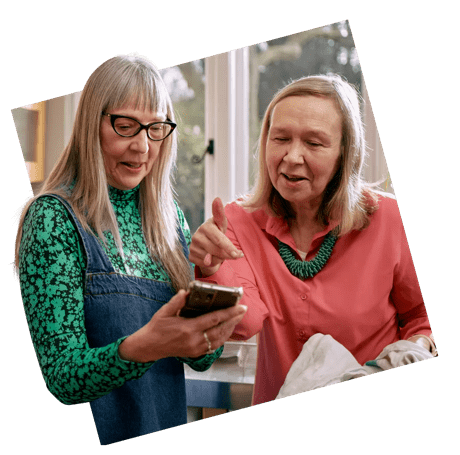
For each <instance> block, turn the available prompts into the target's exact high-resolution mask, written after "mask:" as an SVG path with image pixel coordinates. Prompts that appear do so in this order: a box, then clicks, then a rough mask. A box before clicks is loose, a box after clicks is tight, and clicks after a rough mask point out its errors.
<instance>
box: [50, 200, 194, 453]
mask: <svg viewBox="0 0 460 455" xmlns="http://www.w3.org/2000/svg"><path fill="white" fill-rule="evenodd" d="M52 196H54V197H57V198H58V199H59V200H60V201H61V202H62V203H63V204H64V205H65V207H66V208H67V210H68V211H69V213H70V215H71V216H72V218H73V221H74V223H75V226H76V227H77V229H78V233H79V235H80V238H81V241H82V245H83V247H84V250H85V252H86V257H87V267H86V272H85V293H84V313H85V326H86V333H87V337H88V343H89V346H90V347H91V348H97V347H103V346H107V345H108V344H110V343H113V342H115V341H117V340H118V339H119V338H121V337H124V336H127V335H130V334H132V333H134V332H135V331H137V330H138V329H140V328H141V327H142V326H144V325H145V324H147V323H148V322H149V321H150V319H151V318H152V316H153V315H154V314H155V312H156V311H158V310H159V309H160V308H161V307H162V306H163V305H164V304H165V303H167V302H168V301H169V300H170V299H171V298H172V297H173V295H174V294H175V291H174V289H173V287H172V286H171V284H170V283H167V282H162V281H155V280H152V279H147V278H139V277H135V276H127V275H122V274H120V273H117V272H116V271H115V269H114V268H113V266H112V264H111V262H110V261H109V259H108V257H107V255H106V254H105V252H104V250H103V249H102V247H101V245H100V244H99V241H98V240H97V238H96V237H95V236H94V235H92V234H90V233H88V232H86V231H85V230H84V229H83V227H82V226H81V224H80V222H79V221H78V219H77V218H76V216H75V214H74V212H73V210H72V208H71V207H70V205H69V204H68V203H67V201H65V200H64V199H62V198H61V197H59V196H57V195H52ZM178 229H179V234H180V241H181V244H182V247H183V249H184V253H185V254H186V257H188V247H187V243H186V241H185V237H184V234H183V232H182V230H181V229H180V228H178ZM90 405H91V410H92V413H93V417H94V421H95V424H96V428H97V432H98V435H99V439H100V443H101V444H103V445H104V444H111V443H113V442H117V441H122V440H124V439H129V438H133V437H136V436H141V435H144V434H148V433H152V432H155V431H159V430H164V429H166V428H170V427H174V426H177V425H182V424H184V423H186V422H187V407H186V393H185V378H184V368H183V365H182V363H181V362H179V361H178V360H177V359H175V358H173V357H170V358H166V359H161V360H158V361H157V362H155V363H154V364H153V365H152V366H151V367H150V368H149V369H148V370H147V372H146V373H145V374H144V375H143V376H142V377H141V378H140V379H137V380H132V381H127V382H126V383H125V384H124V385H123V386H122V387H120V388H118V389H115V390H112V391H111V392H110V393H108V394H107V395H105V396H103V397H101V398H98V399H97V400H94V401H92V402H91V403H90Z"/></svg>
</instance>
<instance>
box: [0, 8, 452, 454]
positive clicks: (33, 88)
mask: <svg viewBox="0 0 460 455" xmlns="http://www.w3.org/2000/svg"><path fill="white" fill-rule="evenodd" d="M28 3H30V5H29V4H28ZM257 3H258V5H257V6H253V5H252V3H250V2H248V1H240V0H235V1H232V2H225V3H218V2H216V1H214V2H210V1H206V2H205V1H195V2H187V3H186V4H185V5H184V6H181V4H180V2H140V3H139V2H137V3H129V2H126V1H124V2H119V1H118V0H117V1H112V2H104V3H102V2H96V1H95V0H93V1H90V2H88V1H79V2H75V3H74V4H73V5H72V4H71V3H67V2H66V3H64V2H51V1H48V2H47V1H42V2H34V3H32V2H21V3H20V5H19V6H14V7H11V6H3V7H2V28H1V38H2V39H1V42H2V44H3V46H2V48H3V49H2V90H1V95H0V96H1V109H0V115H1V120H2V121H1V123H0V125H1V138H2V156H3V159H2V162H3V166H2V178H1V179H0V181H1V194H2V210H3V217H2V219H1V236H0V239H1V256H0V257H1V258H2V262H1V264H0V267H1V269H0V270H1V275H0V276H2V280H1V283H2V290H3V292H2V298H1V313H0V324H1V327H0V329H1V330H0V334H1V344H0V346H1V347H2V355H1V359H2V367H1V368H2V374H1V376H0V377H1V379H0V380H1V387H0V393H1V402H0V403H1V409H2V412H1V419H2V424H1V426H0V431H1V435H2V436H1V438H0V447H2V449H3V448H6V449H7V452H4V453H34V452H35V451H36V452H37V453H48V454H54V453H56V454H57V453H62V452H65V453H67V454H74V453H79V454H83V453H85V454H92V453H96V452H99V451H100V450H107V451H110V452H112V453H122V452H123V451H126V450H128V451H130V453H133V451H135V450H138V449H139V450H143V449H146V450H150V451H155V452H157V451H161V452H162V453H179V452H185V451H193V452H195V450H196V451H197V452H198V451H200V452H204V453H207V454H209V453H211V454H212V453H219V455H220V454H225V453H233V452H234V451H238V453H251V452H253V451H254V450H255V449H257V451H264V452H268V453H283V452H288V453H290V452H291V451H296V452H297V451H304V450H305V451H308V452H310V451H320V452H321V453H340V452H342V451H347V452H348V451H349V450H350V451H354V452H358V453H361V452H368V451H369V450H372V451H374V450H375V451H380V450H382V451H395V452H396V453H403V451H408V452H409V453H436V452H437V451H438V450H439V449H438V447H439V446H440V444H442V445H443V446H444V447H449V445H448V440H452V441H453V436H454V434H452V433H453V432H454V429H455V431H456V432H458V422H457V425H456V426H455V427H454V422H453V420H451V419H450V414H451V413H450V412H449V408H452V407H453V406H454V401H458V389H457V388H454V381H455V382H456V381H457V380H456V378H455V376H454V367H453V365H454V361H455V360H456V354H457V352H456V346H457V345H458V342H456V340H455V338H456V337H455V335H456V327H455V328H454V322H456V321H457V320H458V309H457V307H458V297H457V293H456V292H454V291H455V290H454V288H455V285H456V275H457V274H456V273H455V272H458V270H459V267H458V262H457V261H456V260H455V259H454V258H455V256H456V254H457V253H458V241H457V240H456V238H457V235H456V231H457V229H456V227H457V219H458V216H457V213H456V212H457V210H458V202H457V198H456V197H455V196H457V195H458V189H456V188H455V187H454V184H455V182H456V181H457V179H458V177H457V173H458V172H457V168H458V164H459V160H458V139H457V135H456V136H455V137H454V134H455V133H457V131H458V126H457V125H456V124H455V125H454V122H453V120H454V119H456V120H457V122H458V110H457V109H455V110H454V109H453V105H454V101H453V98H454V97H453V92H454V91H453V90H452V88H451V87H456V86H458V82H457V81H456V79H457V77H458V75H457V74H458V73H457V70H456V69H455V67H456V65H455V64H454V62H455V61H456V53H455V54H454V52H455V51H454V42H457V41H458V38H457V37H454V36H453V31H451V30H454V29H455V27H454V25H455V24H453V21H452V23H449V21H450V19H449V18H450V17H453V16H454V14H453V13H454V11H449V9H448V7H447V6H445V5H447V4H448V2H447V1H438V2H436V10H433V9H432V10H428V9H423V10H422V6H421V5H422V3H415V2H413V3H412V4H413V5H417V6H416V7H413V6H406V3H404V2H401V1H398V2H392V1H386V2H382V3H378V4H377V3H374V2H369V1H368V2H364V1H359V2H358V1H355V2H345V1H336V0H329V1H327V2H321V3H320V2H315V3H313V2H307V1H303V2H297V1H295V2H293V1H290V0H285V1H278V2H274V1H271V0H270V1H265V2H257ZM408 3H409V2H408ZM259 4H260V5H261V6H259ZM318 5H319V6H318ZM342 19H349V21H350V25H351V29H352V32H353V36H354V39H355V42H356V46H357V50H358V54H359V57H360V60H361V64H362V67H363V72H364V77H365V79H366V83H367V87H368V90H369V93H370V98H371V102H372V106H373V109H374V113H375V116H376V120H377V124H378V127H379V131H380V135H381V139H382V143H383V147H384V149H385V152H386V156H387V160H388V165H389V169H390V172H391V175H392V178H393V182H394V185H395V190H396V194H397V197H398V202H399V205H400V210H401V213H402V217H403V220H404V225H405V228H406V231H407V235H408V239H409V243H410V246H411V250H412V254H413V258H414V262H415V265H416V269H417V273H418V277H419V280H420V284H421V287H422V291H423V295H424V298H425V301H426V306H427V309H428V314H429V316H430V321H431V324H432V327H433V331H434V334H435V336H436V341H437V344H438V348H439V351H440V357H439V358H438V359H436V360H435V361H430V362H423V363H421V364H417V365H413V366H410V367H407V368H402V369H398V370H394V371H391V372H387V373H384V374H383V375H376V376H373V377H369V378H364V379H360V380H358V381H352V382H350V383H347V384H340V385H337V386H334V387H329V388H327V389H323V390H319V391H315V392H310V393H308V394H304V395H301V396H298V397H293V398H287V399H284V400H282V401H279V402H276V403H268V404H265V405H262V406H257V407H254V408H251V409H246V410H242V411H238V412H236V413H230V414H227V415H224V416H220V417H215V418H212V419H209V420H207V421H202V422H197V423H194V424H191V425H186V426H184V427H180V428H175V429H170V430H166V431H163V432H160V433H156V434H153V435H149V436H143V437H141V438H137V439H135V440H130V441H126V442H123V443H119V444H115V445H113V446H110V447H109V448H101V447H100V446H99V443H98V439H97V436H96V431H95V428H94V424H93V422H92V418H91V413H90V409H89V406H88V405H79V406H72V407H67V406H63V405H61V404H59V403H58V402H57V401H56V400H55V399H54V398H53V397H52V396H51V395H50V394H49V393H48V392H47V390H46V389H45V386H44V383H43V380H42V378H41V375H40V371H39V369H38V368H37V362H36V359H35V355H34V352H33V349H32V344H31V342H30V338H29V335H28V332H27V327H26V323H25V318H24V312H23V309H22V304H21V300H20V297H19V290H18V285H17V283H16V282H15V281H14V279H13V278H12V273H11V267H10V266H9V265H8V263H10V262H11V261H12V259H13V243H14V235H15V231H16V229H15V227H14V226H13V224H14V220H13V215H14V212H15V210H16V209H17V208H18V207H19V206H20V205H21V204H22V203H23V202H24V199H25V198H26V197H27V196H29V195H30V185H29V182H28V179H27V175H26V171H25V167H24V162H23V159H22V155H21V151H20V148H19V144H18V141H17V138H16V133H15V129H14V125H13V122H12V117H11V114H10V109H12V108H14V107H18V106H21V105H24V104H28V103H31V102H36V101H41V100H45V99H49V98H53V97H56V96H60V95H63V94H66V93H70V92H74V91H77V90H80V89H81V88H82V87H83V85H84V83H85V82H86V79H87V77H88V76H89V74H90V73H91V72H92V71H93V70H94V69H95V68H96V67H97V66H98V65H99V64H100V63H102V62H103V61H104V60H106V59H107V58H110V57H112V56H113V55H115V54H117V53H126V52H132V51H138V52H139V53H141V54H144V55H147V56H148V57H149V58H151V59H152V60H153V61H154V62H155V63H156V64H157V65H158V66H159V67H160V68H161V67H166V66H170V65H173V64H178V63H182V62H185V61H189V60H192V59H195V58H200V57H205V56H208V55H212V54H216V53H219V52H224V51H227V50H230V49H234V48H237V47H241V46H245V45H248V44H253V43H257V42H260V41H263V40H267V39H273V38H276V37H279V36H283V35H287V34H291V33H295V32H298V31H301V30H305V29H309V28H314V27H317V26H321V25H325V24H328V23H331V22H336V21H339V20H342ZM454 40H455V41H454ZM454 90H455V89H454ZM455 92H456V93H458V90H455ZM447 229H448V230H447ZM448 233H449V234H448ZM451 233H453V234H454V235H452V234H451ZM451 238H454V239H455V240H454V241H452V240H451ZM447 240H449V241H447ZM376 279H378V277H376ZM457 281H458V279H457ZM450 349H452V350H454V349H455V351H453V352H452V353H450V351H449V350H450ZM455 396H457V400H454V398H455ZM45 451H46V452H45Z"/></svg>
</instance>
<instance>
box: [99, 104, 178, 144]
mask: <svg viewBox="0 0 460 455" xmlns="http://www.w3.org/2000/svg"><path fill="white" fill-rule="evenodd" d="M102 115H105V116H107V117H109V118H110V123H111V125H112V128H113V131H115V133H117V134H118V136H121V137H134V136H137V135H138V134H139V133H140V132H141V131H142V130H146V131H147V137H148V138H149V139H150V140H151V141H164V140H165V139H166V138H167V137H168V136H170V135H171V133H172V132H173V131H174V130H175V129H176V127H177V124H176V123H174V122H171V120H168V119H166V120H165V121H164V122H152V123H149V124H147V125H143V124H142V123H141V122H139V120H136V119H135V118H132V117H128V116H127V115H115V114H109V113H108V112H104V111H102ZM118 118H128V119H130V120H134V121H135V122H136V123H138V124H139V125H140V128H139V130H138V131H137V133H134V134H133V135H131V136H124V135H123V134H120V133H119V132H118V131H117V130H116V129H115V121H116V120H117V119H118ZM159 123H165V124H167V125H169V126H170V127H171V131H170V132H169V133H168V134H167V135H166V136H165V137H164V138H162V139H152V138H151V137H150V135H149V128H150V127H151V126H153V125H156V124H159Z"/></svg>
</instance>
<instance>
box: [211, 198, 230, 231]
mask: <svg viewBox="0 0 460 455" xmlns="http://www.w3.org/2000/svg"><path fill="white" fill-rule="evenodd" d="M212 217H213V219H214V223H216V225H217V227H218V228H219V229H220V230H221V231H222V232H223V233H224V234H225V232H226V231H227V217H226V216H225V209H224V204H223V203H222V200H221V199H220V198H219V197H216V198H215V199H214V200H213V201H212Z"/></svg>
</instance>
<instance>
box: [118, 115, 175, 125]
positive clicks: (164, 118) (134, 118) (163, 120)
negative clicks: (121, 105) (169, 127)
mask: <svg viewBox="0 0 460 455" xmlns="http://www.w3.org/2000/svg"><path fill="white" fill-rule="evenodd" d="M112 115H116V116H118V117H126V118H130V119H131V120H136V122H139V123H140V124H144V125H150V124H151V123H156V122H165V121H169V119H168V116H167V115H166V114H164V115H162V116H161V117H159V116H158V115H157V116H155V117H154V120H152V121H150V122H147V123H143V122H141V121H140V120H139V119H138V118H136V117H133V116H132V115H128V114H125V113H119V114H112Z"/></svg>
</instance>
